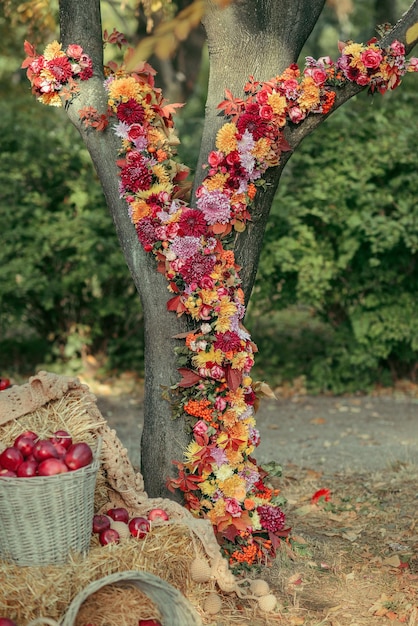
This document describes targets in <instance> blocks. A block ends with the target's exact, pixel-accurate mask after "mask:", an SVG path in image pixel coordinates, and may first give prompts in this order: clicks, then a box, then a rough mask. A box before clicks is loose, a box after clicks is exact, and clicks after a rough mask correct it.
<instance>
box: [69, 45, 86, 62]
mask: <svg viewBox="0 0 418 626" xmlns="http://www.w3.org/2000/svg"><path fill="white" fill-rule="evenodd" d="M82 54H83V48H82V47H81V46H79V45H77V44H76V43H72V44H70V45H69V46H68V48H67V55H68V56H69V57H70V58H71V59H75V60H76V61H78V60H79V59H80V57H81V55H82Z"/></svg>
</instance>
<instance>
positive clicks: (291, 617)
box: [86, 374, 418, 626]
mask: <svg viewBox="0 0 418 626" xmlns="http://www.w3.org/2000/svg"><path fill="white" fill-rule="evenodd" d="M86 382H88V384H89V385H90V387H91V388H92V391H93V392H94V393H95V394H96V395H97V398H98V405H99V408H100V409H101V411H102V414H103V416H104V417H105V418H106V419H107V421H108V423H109V425H110V426H111V427H112V428H115V429H116V431H117V433H118V436H119V438H120V439H121V441H122V442H123V443H124V445H126V447H127V449H128V451H129V453H130V456H131V459H132V461H133V463H134V465H136V466H139V445H140V436H141V428H142V409H143V388H142V385H141V382H140V381H137V380H135V377H133V376H130V375H129V374H126V375H125V376H124V377H122V379H119V380H118V381H112V382H110V383H108V384H97V383H92V382H91V381H86ZM275 391H276V395H277V400H268V401H267V400H266V401H264V402H263V403H262V405H261V408H260V411H259V412H258V414H257V425H258V428H259V430H260V434H261V444H260V447H259V448H258V453H257V455H256V456H257V459H258V460H259V461H260V462H262V463H264V462H268V461H276V462H278V463H280V464H281V465H282V467H283V476H282V477H281V478H279V479H273V480H275V481H276V484H275V486H278V487H279V488H280V489H281V491H282V494H283V495H284V496H285V497H286V499H287V506H286V513H287V518H288V522H289V525H291V526H292V529H293V530H292V540H291V541H290V542H289V543H288V544H282V550H281V551H280V553H279V555H278V557H277V560H276V562H275V563H274V564H273V566H272V567H271V568H269V569H265V570H263V573H262V575H263V577H264V578H265V579H266V580H268V581H269V583H270V584H271V586H272V588H273V590H274V591H275V592H276V593H277V595H278V597H279V598H280V605H279V608H278V611H277V612H276V613H275V615H271V616H269V617H268V618H266V621H265V622H263V624H266V625H269V624H276V623H277V624H281V625H283V626H287V625H289V626H297V625H300V624H304V625H306V626H360V625H364V624H379V625H380V624H388V625H389V624H393V625H396V624H407V625H408V626H418V393H417V390H416V387H413V386H411V385H408V384H406V385H399V387H398V388H396V389H392V390H380V391H377V392H376V393H375V394H372V395H369V396H360V395H359V396H344V397H327V396H319V397H311V396H308V395H306V392H305V390H304V388H303V384H298V383H296V384H295V385H293V386H292V387H290V388H281V389H277V390H275ZM320 489H326V490H328V491H329V500H328V501H326V498H322V499H321V500H319V501H317V502H316V503H313V502H312V496H313V495H314V494H315V493H316V492H317V491H318V490H320ZM327 497H328V496H327ZM221 624H222V622H221V621H220V622H217V626H221ZM238 624H240V625H242V626H243V623H242V620H240V618H239V616H238V617H237V625H238ZM249 626H258V624H252V625H249ZM260 626H261V623H260Z"/></svg>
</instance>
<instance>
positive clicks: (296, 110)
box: [288, 106, 306, 124]
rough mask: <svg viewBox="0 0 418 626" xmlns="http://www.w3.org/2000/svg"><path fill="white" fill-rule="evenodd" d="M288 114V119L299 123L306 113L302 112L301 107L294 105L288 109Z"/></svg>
mask: <svg viewBox="0 0 418 626" xmlns="http://www.w3.org/2000/svg"><path fill="white" fill-rule="evenodd" d="M288 115H289V118H290V121H291V122H293V123H294V124H299V122H301V121H302V120H303V119H305V117H306V113H304V112H303V111H302V109H301V108H300V107H298V106H295V107H292V108H291V109H289V110H288Z"/></svg>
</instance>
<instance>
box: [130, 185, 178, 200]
mask: <svg viewBox="0 0 418 626" xmlns="http://www.w3.org/2000/svg"><path fill="white" fill-rule="evenodd" d="M172 190H173V185H172V184H171V183H155V185H153V186H152V187H150V189H145V190H144V191H137V192H136V197H137V198H138V199H139V200H148V198H149V197H150V196H153V195H155V194H157V193H160V191H166V192H167V193H171V191H172Z"/></svg>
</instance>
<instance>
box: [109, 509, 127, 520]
mask: <svg viewBox="0 0 418 626" xmlns="http://www.w3.org/2000/svg"><path fill="white" fill-rule="evenodd" d="M106 515H108V516H109V517H111V518H112V519H113V520H114V521H115V522H125V524H127V523H128V522H129V513H128V511H127V510H126V509H124V508H123V507H115V508H114V509H109V510H108V511H106Z"/></svg>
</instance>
